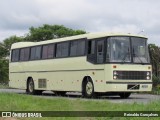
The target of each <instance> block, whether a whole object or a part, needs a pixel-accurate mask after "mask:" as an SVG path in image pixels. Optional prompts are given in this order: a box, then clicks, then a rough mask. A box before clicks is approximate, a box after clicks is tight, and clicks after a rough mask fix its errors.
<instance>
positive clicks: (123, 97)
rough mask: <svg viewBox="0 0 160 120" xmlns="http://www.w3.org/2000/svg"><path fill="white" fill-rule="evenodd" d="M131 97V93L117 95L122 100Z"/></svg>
mask: <svg viewBox="0 0 160 120" xmlns="http://www.w3.org/2000/svg"><path fill="white" fill-rule="evenodd" d="M130 95H131V93H126V92H124V93H119V96H120V97H121V98H122V99H125V98H129V96H130Z"/></svg>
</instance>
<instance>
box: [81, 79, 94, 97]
mask: <svg viewBox="0 0 160 120" xmlns="http://www.w3.org/2000/svg"><path fill="white" fill-rule="evenodd" d="M82 95H83V96H84V97H86V98H91V97H93V96H94V86H93V82H92V80H91V79H87V80H86V81H84V83H83V90H82Z"/></svg>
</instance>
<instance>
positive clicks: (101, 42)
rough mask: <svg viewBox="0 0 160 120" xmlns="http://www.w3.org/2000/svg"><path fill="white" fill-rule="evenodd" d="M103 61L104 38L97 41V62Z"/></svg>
mask: <svg viewBox="0 0 160 120" xmlns="http://www.w3.org/2000/svg"><path fill="white" fill-rule="evenodd" d="M103 61H104V40H98V41H97V63H103Z"/></svg>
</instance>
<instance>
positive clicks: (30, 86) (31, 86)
mask: <svg viewBox="0 0 160 120" xmlns="http://www.w3.org/2000/svg"><path fill="white" fill-rule="evenodd" d="M27 93H28V94H34V82H33V80H32V79H30V80H29V81H28V83H27Z"/></svg>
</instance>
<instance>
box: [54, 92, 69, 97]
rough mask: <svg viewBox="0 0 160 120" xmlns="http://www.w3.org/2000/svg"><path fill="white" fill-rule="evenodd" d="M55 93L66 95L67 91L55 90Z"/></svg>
mask: <svg viewBox="0 0 160 120" xmlns="http://www.w3.org/2000/svg"><path fill="white" fill-rule="evenodd" d="M54 93H55V94H56V95H57V96H65V95H66V92H65V91H54Z"/></svg>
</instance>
